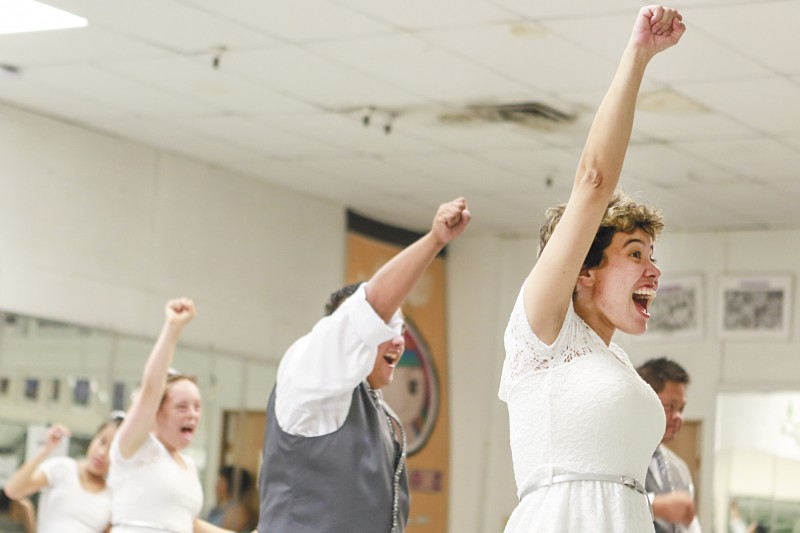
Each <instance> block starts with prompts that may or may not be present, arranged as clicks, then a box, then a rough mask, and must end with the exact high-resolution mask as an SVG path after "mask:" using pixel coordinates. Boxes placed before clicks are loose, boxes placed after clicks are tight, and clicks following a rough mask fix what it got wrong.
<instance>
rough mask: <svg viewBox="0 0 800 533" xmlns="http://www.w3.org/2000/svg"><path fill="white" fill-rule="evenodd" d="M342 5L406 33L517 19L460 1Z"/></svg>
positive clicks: (365, 0)
mask: <svg viewBox="0 0 800 533" xmlns="http://www.w3.org/2000/svg"><path fill="white" fill-rule="evenodd" d="M339 3H340V4H343V5H346V6H349V7H352V8H354V9H356V10H358V11H361V12H363V13H368V14H369V15H371V16H373V17H375V18H376V19H379V20H381V21H383V22H385V23H387V24H391V25H392V26H394V27H395V28H401V29H403V30H421V29H433V28H454V27H460V26H474V25H480V24H485V23H487V22H491V23H493V22H501V21H505V20H508V19H509V18H516V17H514V16H513V15H511V14H510V13H509V12H508V11H507V10H504V9H501V8H498V7H496V6H492V5H490V4H486V3H482V2H461V1H459V0H439V1H437V2H430V1H428V0H405V1H404V2H403V8H402V9H398V6H397V4H394V3H392V2H375V1H374V0H339Z"/></svg>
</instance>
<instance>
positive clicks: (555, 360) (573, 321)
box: [498, 289, 596, 401]
mask: <svg viewBox="0 0 800 533" xmlns="http://www.w3.org/2000/svg"><path fill="white" fill-rule="evenodd" d="M522 293H523V289H520V292H519V296H518V297H517V301H516V303H515V304H514V309H513V310H512V311H511V317H510V318H509V320H508V326H506V331H505V336H504V342H505V348H506V358H505V361H504V362H503V372H502V374H501V377H500V391H499V394H498V395H499V397H500V399H501V400H503V401H506V400H507V398H508V395H509V393H510V391H511V389H512V388H513V386H514V384H515V383H516V382H517V381H519V379H520V378H521V377H522V376H524V375H526V374H529V373H535V372H543V371H546V370H552V369H553V368H556V367H559V366H561V365H564V364H567V363H569V362H570V361H572V360H574V359H575V358H577V357H580V356H582V355H586V354H589V353H592V352H593V351H595V350H596V347H595V346H594V343H593V340H592V335H591V329H590V328H589V326H588V325H586V323H585V322H584V321H583V320H581V318H580V317H579V316H578V315H577V314H576V313H575V309H574V308H573V306H572V302H571V301H570V304H569V309H568V310H567V314H566V316H565V317H564V323H563V324H562V325H561V331H559V333H558V337H557V338H556V340H555V341H554V342H553V344H552V345H550V346H548V345H547V344H545V343H544V342H542V341H541V340H539V338H538V337H537V336H536V335H535V334H534V333H533V330H531V326H530V323H529V322H528V316H527V314H526V313H525V304H524V301H523V298H522Z"/></svg>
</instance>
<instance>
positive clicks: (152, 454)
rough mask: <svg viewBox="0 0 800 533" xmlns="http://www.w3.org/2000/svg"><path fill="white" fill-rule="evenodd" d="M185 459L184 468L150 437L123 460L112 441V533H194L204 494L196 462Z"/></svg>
mask: <svg viewBox="0 0 800 533" xmlns="http://www.w3.org/2000/svg"><path fill="white" fill-rule="evenodd" d="M181 457H182V458H183V462H184V463H185V464H186V468H184V467H183V466H181V465H179V464H178V463H177V462H176V461H175V460H174V459H173V458H172V456H171V455H170V454H169V452H168V451H167V449H166V448H165V447H164V445H163V444H161V442H160V441H159V440H158V439H157V438H156V437H155V436H154V435H152V434H151V435H149V436H148V438H147V440H146V441H145V442H144V444H142V447H141V448H139V449H138V450H137V451H136V453H134V454H133V455H132V456H131V457H129V458H127V459H125V458H123V457H122V453H121V452H120V450H119V438H118V437H115V438H114V440H113V441H112V442H111V468H110V469H109V472H108V486H109V488H110V489H111V491H112V492H113V494H114V498H113V502H112V510H111V515H112V518H111V522H112V524H113V525H114V527H113V528H112V529H111V531H112V532H113V533H123V532H124V533H129V532H130V533H143V532H144V533H152V532H153V529H154V528H156V529H158V528H160V530H161V531H169V532H174V533H192V531H193V530H194V520H195V519H196V518H197V516H198V515H199V513H200V508H201V507H202V506H203V489H202V487H201V485H200V478H199V476H198V474H197V467H196V466H195V464H194V461H193V460H192V459H191V458H190V457H189V456H187V455H183V454H181ZM135 524H140V525H141V526H143V527H136V526H135ZM147 526H149V527H147Z"/></svg>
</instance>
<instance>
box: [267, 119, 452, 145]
mask: <svg viewBox="0 0 800 533" xmlns="http://www.w3.org/2000/svg"><path fill="white" fill-rule="evenodd" d="M262 120H263V121H266V122H267V123H269V124H271V125H272V126H276V127H280V128H281V129H283V130H285V131H289V132H293V133H297V134H299V135H302V136H304V137H308V138H311V139H318V140H321V141H324V142H326V143H329V144H331V145H333V146H340V147H342V148H344V149H347V150H349V151H351V152H353V153H362V154H374V155H400V154H424V153H431V152H432V151H435V150H437V148H436V147H435V146H430V145H428V144H426V143H424V142H421V141H418V140H415V139H413V138H411V137H409V136H408V135H407V134H406V133H405V131H403V129H402V128H401V129H393V130H392V131H391V133H390V134H388V135H387V134H386V132H385V131H384V124H383V123H381V121H380V120H378V119H377V117H375V120H374V122H373V121H371V122H370V125H369V126H368V127H365V126H364V124H363V123H362V121H361V117H360V116H352V115H349V116H342V115H332V114H330V113H315V114H304V115H293V116H286V115H283V116H274V117H267V118H264V119H262ZM398 126H399V124H398Z"/></svg>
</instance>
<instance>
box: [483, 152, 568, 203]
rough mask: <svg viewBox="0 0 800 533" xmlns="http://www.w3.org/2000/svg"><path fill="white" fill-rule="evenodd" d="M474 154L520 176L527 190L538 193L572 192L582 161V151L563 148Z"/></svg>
mask: <svg viewBox="0 0 800 533" xmlns="http://www.w3.org/2000/svg"><path fill="white" fill-rule="evenodd" d="M474 155H475V157H476V158H478V159H480V160H482V161H486V162H489V163H492V164H493V165H496V166H497V167H499V168H503V169H505V170H509V171H511V172H513V173H515V174H517V175H519V176H521V177H522V178H523V180H524V182H525V183H524V188H525V190H529V191H530V190H534V191H537V192H541V191H544V190H546V189H549V188H554V189H557V190H560V191H567V192H569V191H570V190H571V189H572V183H573V181H574V180H575V171H576V170H577V168H578V161H579V159H580V153H579V152H574V151H568V150H563V149H526V150H481V151H480V152H478V153H475V154H474ZM503 189H504V190H505V189H506V187H503ZM499 194H502V193H499Z"/></svg>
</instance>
